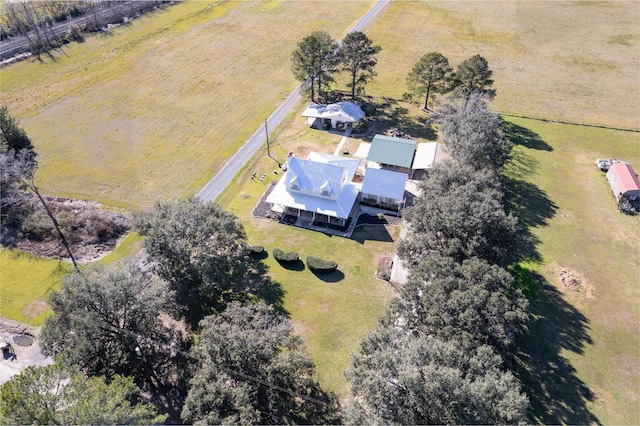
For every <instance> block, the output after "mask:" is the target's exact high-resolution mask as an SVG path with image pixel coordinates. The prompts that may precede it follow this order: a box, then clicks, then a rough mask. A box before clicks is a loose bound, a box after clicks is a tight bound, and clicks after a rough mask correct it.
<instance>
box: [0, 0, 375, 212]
mask: <svg viewBox="0 0 640 426" xmlns="http://www.w3.org/2000/svg"><path fill="white" fill-rule="evenodd" d="M369 6H370V3H368V2H348V3H345V4H343V5H342V6H341V7H340V8H336V7H335V5H334V4H332V3H326V2H319V3H316V2H313V3H309V2H272V3H264V2H220V3H215V4H213V3H212V4H209V3H206V2H184V3H179V4H177V5H175V6H172V7H169V8H167V9H166V10H163V11H160V12H158V13H157V15H156V16H150V17H145V18H142V19H140V20H136V21H134V23H133V24H132V25H131V26H130V27H121V28H117V29H115V30H114V31H113V33H112V34H110V35H108V36H95V37H90V38H88V39H87V42H86V43H84V44H79V45H72V46H70V47H69V48H68V50H67V53H68V55H69V56H68V57H60V58H59V59H58V60H57V61H56V62H55V63H51V62H46V63H44V64H40V63H37V62H23V63H18V64H15V65H12V66H10V67H8V68H6V69H3V78H2V83H1V85H2V86H1V89H2V93H3V102H6V103H7V104H8V106H9V109H10V111H11V113H12V114H14V115H15V116H17V117H18V118H20V119H21V124H22V126H23V127H24V128H25V130H26V131H27V133H28V134H29V135H30V136H31V137H32V138H33V140H34V142H35V148H36V151H37V152H38V153H39V161H40V170H39V174H38V183H39V184H40V185H41V186H42V188H43V189H44V190H45V191H46V192H47V193H49V194H56V195H67V196H72V197H76V198H91V199H97V200H99V201H102V202H104V203H105V204H116V205H121V206H125V207H129V208H135V209H138V208H144V207H148V206H149V205H151V204H152V203H153V202H154V201H155V200H158V199H161V198H177V197H180V196H184V195H186V194H190V193H195V192H197V191H198V190H199V189H200V188H201V187H202V186H203V185H204V183H205V182H206V181H207V180H208V179H209V178H210V177H211V176H213V174H214V173H215V171H217V170H218V169H219V168H220V167H221V166H222V164H223V163H224V161H225V160H226V159H227V158H229V157H230V156H231V155H232V154H233V153H234V152H235V151H236V150H237V149H238V147H239V146H241V144H242V143H244V141H245V140H246V138H247V137H248V136H249V135H250V134H251V133H253V131H254V130H255V129H257V128H258V127H259V126H260V124H261V123H262V122H263V121H264V119H265V118H266V117H267V116H268V115H269V114H270V113H271V112H272V111H273V109H274V108H275V107H276V106H277V105H278V104H279V103H280V102H281V101H282V99H283V98H284V97H285V96H286V95H287V94H288V93H289V92H290V91H291V90H292V89H293V87H295V85H296V82H295V80H294V78H293V76H292V74H291V71H290V61H289V56H290V53H291V51H292V50H293V49H294V48H295V45H296V43H297V42H298V40H300V39H302V37H304V36H305V35H307V34H308V33H310V32H311V31H313V30H316V29H320V28H322V29H325V30H327V31H329V32H330V33H332V35H333V36H334V37H336V38H338V37H340V36H342V35H343V33H344V32H345V31H346V29H347V28H348V27H349V26H350V25H352V23H353V21H354V20H355V19H356V18H358V17H360V16H362V15H363V14H364V13H365V11H366V10H367V9H368V7H369ZM293 22H295V25H292V23H293Z"/></svg>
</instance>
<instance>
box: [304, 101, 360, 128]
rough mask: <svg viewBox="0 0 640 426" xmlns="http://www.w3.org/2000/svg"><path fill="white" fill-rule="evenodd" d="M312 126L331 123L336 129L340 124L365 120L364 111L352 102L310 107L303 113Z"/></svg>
mask: <svg viewBox="0 0 640 426" xmlns="http://www.w3.org/2000/svg"><path fill="white" fill-rule="evenodd" d="M302 116H303V117H306V118H307V123H308V124H309V125H311V126H315V127H321V126H322V125H323V124H324V123H330V124H331V127H336V126H337V125H338V123H356V122H358V121H360V120H362V119H363V118H364V111H363V110H362V108H360V107H359V106H358V105H356V104H354V103H352V102H338V103H335V104H329V105H323V104H312V105H309V106H308V107H307V108H306V109H305V110H304V112H303V113H302Z"/></svg>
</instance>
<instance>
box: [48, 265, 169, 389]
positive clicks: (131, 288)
mask: <svg viewBox="0 0 640 426" xmlns="http://www.w3.org/2000/svg"><path fill="white" fill-rule="evenodd" d="M169 300H170V295H169V289H168V287H167V284H166V283H165V282H164V281H161V280H159V279H158V278H156V277H155V276H153V275H152V274H151V273H150V272H149V271H146V270H144V269H142V268H141V265H140V260H139V259H135V258H134V259H132V260H129V261H127V262H125V263H123V264H116V265H113V266H110V267H102V266H94V267H91V268H89V269H87V270H84V271H82V273H79V272H74V273H72V274H70V275H68V276H66V277H64V278H63V279H62V288H61V289H60V290H59V291H56V292H54V293H52V294H51V297H50V299H49V304H50V305H51V309H52V310H53V313H52V315H51V316H50V317H49V318H47V319H46V320H45V323H44V325H43V327H42V335H41V340H42V352H43V353H44V354H45V355H50V356H58V355H60V354H64V355H65V357H66V359H68V361H69V362H70V363H72V364H73V365H76V366H78V368H79V369H80V370H82V371H83V372H84V373H86V374H88V375H92V376H99V375H101V376H106V377H107V378H111V377H113V376H114V375H116V374H119V375H123V376H134V377H135V378H136V379H137V381H138V382H155V381H157V380H156V379H157V378H156V377H155V376H154V374H156V372H157V371H159V370H161V369H162V368H163V366H164V365H165V364H166V363H167V362H168V358H169V356H170V354H169V351H167V350H166V348H165V345H168V344H169V343H171V342H175V341H176V339H175V338H174V336H172V331H171V330H170V329H168V328H166V327H165V326H164V324H163V322H162V320H161V318H160V314H161V313H163V312H169V311H170V310H171V305H170V302H169ZM136 348H138V349H137V350H136Z"/></svg>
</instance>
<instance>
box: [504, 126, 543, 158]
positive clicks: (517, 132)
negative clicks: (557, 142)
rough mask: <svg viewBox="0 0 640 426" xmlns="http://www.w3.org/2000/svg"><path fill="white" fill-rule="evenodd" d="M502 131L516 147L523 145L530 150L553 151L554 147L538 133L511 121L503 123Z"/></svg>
mask: <svg viewBox="0 0 640 426" xmlns="http://www.w3.org/2000/svg"><path fill="white" fill-rule="evenodd" d="M500 130H502V134H503V136H504V137H506V138H507V139H509V140H510V141H511V142H513V144H514V145H521V146H524V147H527V148H530V149H537V150H540V151H553V147H552V146H551V145H549V144H548V143H547V142H545V141H544V140H543V139H542V138H541V137H540V135H538V134H537V133H536V132H534V131H531V130H529V129H527V128H526V127H522V126H518V125H517V124H514V123H512V122H510V121H503V122H502V124H501V125H500Z"/></svg>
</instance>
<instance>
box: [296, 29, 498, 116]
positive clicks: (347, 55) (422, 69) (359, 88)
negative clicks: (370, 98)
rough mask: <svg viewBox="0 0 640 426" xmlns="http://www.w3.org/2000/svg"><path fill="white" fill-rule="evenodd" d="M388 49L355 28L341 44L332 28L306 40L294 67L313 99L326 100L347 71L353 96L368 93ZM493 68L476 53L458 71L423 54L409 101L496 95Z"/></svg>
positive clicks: (435, 55)
mask: <svg viewBox="0 0 640 426" xmlns="http://www.w3.org/2000/svg"><path fill="white" fill-rule="evenodd" d="M381 50H382V48H381V47H380V46H378V45H375V44H374V43H373V41H372V40H371V39H369V37H367V35H366V34H364V33H363V32H360V31H352V32H350V33H349V34H347V36H346V37H345V38H344V39H343V40H342V41H341V42H340V43H336V42H335V40H333V38H331V35H329V33H327V32H326V31H314V32H313V33H311V34H310V35H308V36H306V37H305V38H303V39H302V40H301V41H300V42H299V43H298V45H297V47H296V49H295V50H294V51H293V52H292V54H291V62H292V65H291V70H292V72H293V75H294V76H295V77H296V78H297V79H298V80H299V81H300V83H301V86H302V89H303V90H304V91H305V92H306V93H307V94H308V96H309V99H310V100H311V101H312V102H316V101H317V100H318V98H326V97H327V93H328V91H329V90H330V87H331V84H332V83H334V82H335V76H336V75H337V74H338V73H339V72H344V73H346V74H347V75H348V76H349V82H348V83H347V87H349V88H350V90H351V99H352V100H355V97H356V94H359V93H362V92H363V91H364V86H365V85H366V83H367V82H369V81H370V80H371V79H372V78H373V77H375V76H376V72H375V66H376V65H377V63H378V61H377V59H376V55H377V54H378V53H380V51H381ZM492 74H493V72H492V71H491V69H490V68H489V64H488V62H487V60H486V59H485V58H484V57H482V56H481V55H474V56H472V57H470V58H468V59H466V60H464V61H462V62H461V63H460V64H459V65H458V66H457V68H456V70H455V71H454V70H453V68H452V67H451V66H450V65H449V60H448V59H447V58H446V57H445V56H444V55H442V54H441V53H439V52H431V53H427V54H425V55H424V56H422V57H421V58H420V59H419V60H418V61H417V62H416V64H415V65H414V66H413V68H412V69H411V71H410V72H409V74H408V76H407V79H406V80H407V86H408V91H407V92H406V93H405V94H404V98H405V99H406V100H415V99H418V98H421V97H424V109H425V110H428V109H429V100H430V99H432V98H433V95H434V94H435V93H438V94H447V93H453V94H454V96H455V97H456V98H461V99H464V101H465V103H467V102H469V100H470V99H471V97H472V96H473V95H474V94H479V93H481V94H484V95H485V96H487V97H489V98H493V97H494V96H495V94H496V91H495V89H492V88H491V86H492V85H493V80H492V79H491V76H492Z"/></svg>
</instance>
